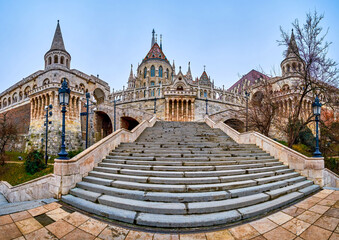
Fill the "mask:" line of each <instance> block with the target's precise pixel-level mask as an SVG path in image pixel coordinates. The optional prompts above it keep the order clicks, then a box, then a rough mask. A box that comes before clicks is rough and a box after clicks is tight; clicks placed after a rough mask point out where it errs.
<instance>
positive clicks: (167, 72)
mask: <svg viewBox="0 0 339 240" xmlns="http://www.w3.org/2000/svg"><path fill="white" fill-rule="evenodd" d="M168 74H169V71H168V68H167V69H166V78H168Z"/></svg>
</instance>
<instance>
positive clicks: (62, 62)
mask: <svg viewBox="0 0 339 240" xmlns="http://www.w3.org/2000/svg"><path fill="white" fill-rule="evenodd" d="M60 64H64V57H63V56H61V58H60Z"/></svg>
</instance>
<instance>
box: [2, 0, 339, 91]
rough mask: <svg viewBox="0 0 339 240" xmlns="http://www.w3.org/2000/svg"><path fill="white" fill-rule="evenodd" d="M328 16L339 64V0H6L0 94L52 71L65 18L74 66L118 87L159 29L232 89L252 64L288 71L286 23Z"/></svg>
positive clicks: (171, 53)
mask: <svg viewBox="0 0 339 240" xmlns="http://www.w3.org/2000/svg"><path fill="white" fill-rule="evenodd" d="M314 10H317V11H318V12H319V13H324V14H325V19H324V20H323V22H322V26H323V27H324V28H328V27H329V33H328V36H327V40H328V41H332V42H333V44H332V46H331V47H330V52H329V56H330V57H331V58H333V59H334V60H335V61H337V62H339V24H338V23H339V1H334V0H333V1H326V0H322V1H312V0H304V1H301V0H293V1H292V0H291V1H288V0H282V1H272V0H267V1H264V0H261V1H254V0H248V1H245V0H244V1H239V0H237V1H226V0H225V1H213V0H208V1H207V0H206V1H197V0H192V1H183V0H180V1H164V0H157V1H105V0H100V1H95V0H92V1H85V0H81V1H80V0H79V1H76V0H65V1H63V0H58V1H34V0H30V1H27V0H22V1H19V0H13V1H9V0H0V30H1V34H0V53H1V57H0V73H1V80H0V82H1V85H0V92H2V91H3V90H5V89H7V88H8V87H10V86H11V85H13V84H15V83H16V82H18V81H19V80H21V79H22V78H24V77H27V76H29V75H30V74H32V73H34V72H36V71H37V70H41V69H43V68H44V54H45V53H46V52H47V51H48V50H49V48H50V45H51V42H52V39H53V35H54V31H55V27H56V24H57V20H58V19H59V20H60V25H61V31H62V34H63V38H64V43H65V47H66V50H67V51H68V52H69V53H70V54H71V56H72V61H71V68H75V69H78V70H80V71H82V72H84V73H86V74H89V75H90V74H93V75H96V74H99V75H100V78H101V79H103V80H104V81H106V82H108V83H109V84H110V86H111V88H115V89H122V86H123V85H126V83H127V79H128V76H129V72H130V64H133V66H135V67H134V72H135V69H136V66H137V65H138V62H139V63H140V62H141V61H142V59H143V58H144V57H145V56H146V54H147V52H148V51H149V49H150V47H151V46H150V45H151V32H152V29H153V28H154V29H155V31H156V33H157V34H158V38H159V35H160V34H162V35H163V51H164V53H165V55H166V56H167V58H168V59H169V60H170V62H171V63H172V61H173V59H174V60H175V64H176V69H177V71H178V69H179V66H182V70H183V72H184V73H185V72H186V71H187V64H188V62H189V61H190V62H191V69H192V74H193V77H194V78H195V77H200V75H201V73H202V72H203V66H204V65H206V72H207V74H208V75H210V77H211V79H214V81H215V85H216V86H219V87H222V85H225V88H228V87H230V86H231V85H232V84H233V83H234V82H236V81H237V80H238V79H239V77H240V76H241V75H244V74H246V73H247V72H249V71H250V70H251V69H256V70H259V69H263V70H264V72H265V73H270V72H271V71H272V70H273V69H275V70H276V71H277V72H278V73H280V62H281V61H282V60H283V56H282V53H283V51H284V48H283V47H281V46H278V44H277V40H278V39H280V30H279V27H280V26H282V27H283V28H284V29H286V30H288V31H290V29H291V27H292V25H291V23H292V22H293V21H294V19H296V18H298V19H299V20H300V21H301V22H303V21H304V19H305V15H306V12H308V11H314Z"/></svg>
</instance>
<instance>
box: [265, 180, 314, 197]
mask: <svg viewBox="0 0 339 240" xmlns="http://www.w3.org/2000/svg"><path fill="white" fill-rule="evenodd" d="M312 184H313V182H312V181H310V180H307V181H303V182H299V183H295V184H293V185H290V186H286V187H282V188H278V189H275V190H270V191H267V192H266V194H268V195H269V196H270V197H271V199H275V198H278V197H280V196H282V195H285V194H287V193H291V192H295V191H297V190H299V189H302V188H306V187H308V186H311V185H312Z"/></svg>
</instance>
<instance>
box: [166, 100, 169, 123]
mask: <svg viewBox="0 0 339 240" xmlns="http://www.w3.org/2000/svg"><path fill="white" fill-rule="evenodd" d="M165 120H167V121H168V120H169V100H168V99H166V113H165Z"/></svg>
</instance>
